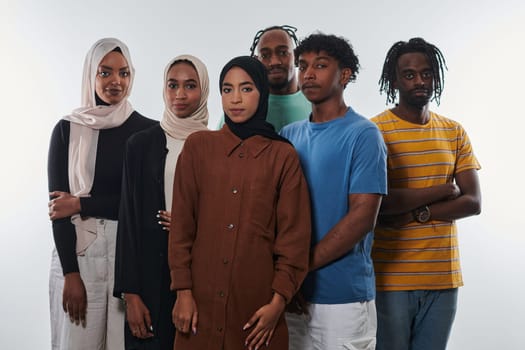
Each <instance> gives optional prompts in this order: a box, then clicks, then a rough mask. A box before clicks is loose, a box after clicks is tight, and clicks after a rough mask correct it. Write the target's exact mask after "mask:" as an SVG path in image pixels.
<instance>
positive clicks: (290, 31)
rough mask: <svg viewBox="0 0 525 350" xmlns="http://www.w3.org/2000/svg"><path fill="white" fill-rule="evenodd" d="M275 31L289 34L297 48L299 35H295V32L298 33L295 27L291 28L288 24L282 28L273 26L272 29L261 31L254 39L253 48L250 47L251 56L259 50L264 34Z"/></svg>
mask: <svg viewBox="0 0 525 350" xmlns="http://www.w3.org/2000/svg"><path fill="white" fill-rule="evenodd" d="M275 29H277V30H282V31H283V32H285V33H286V34H288V36H289V37H290V38H291V39H292V41H293V43H294V44H295V46H297V43H298V40H297V35H295V32H297V28H295V27H293V26H289V25H287V24H284V25H282V26H271V27H267V28H264V29H261V30H259V31H258V32H257V33H256V34H255V37H254V38H253V41H252V46H250V56H252V57H253V55H254V53H255V49H256V48H257V45H258V44H259V41H260V40H261V37H262V36H263V35H264V33H266V32H268V31H270V30H275Z"/></svg>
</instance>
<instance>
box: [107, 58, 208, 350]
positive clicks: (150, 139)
mask: <svg viewBox="0 0 525 350" xmlns="http://www.w3.org/2000/svg"><path fill="white" fill-rule="evenodd" d="M208 91H209V81H208V72H207V70H206V67H205V65H204V64H203V63H202V62H201V61H200V60H199V59H198V58H196V57H194V56H190V55H181V56H178V57H175V58H174V59H173V60H172V61H170V62H169V63H168V65H167V67H166V69H165V71H164V87H163V93H164V103H165V111H164V116H163V118H162V121H161V122H160V125H156V126H154V127H152V128H149V129H148V130H144V131H142V132H140V133H137V134H136V135H134V136H133V137H131V138H130V140H129V141H128V143H127V146H126V154H125V160H124V177H123V192H122V200H121V208H120V216H119V227H118V235H117V253H116V255H117V256H116V269H115V289H114V295H115V296H122V297H123V298H124V299H125V301H126V304H127V306H126V320H127V323H126V349H142V350H145V349H163V350H164V349H165V350H168V349H169V350H172V349H173V341H174V336H175V328H174V326H173V323H172V318H171V310H172V308H173V305H174V302H175V294H174V293H172V292H171V291H170V283H171V280H170V273H169V269H168V261H167V251H168V232H169V226H170V212H169V211H167V209H166V208H171V201H172V187H173V176H174V172H175V165H176V161H177V157H178V155H179V153H180V151H181V149H182V146H183V144H184V141H185V140H186V137H188V135H190V134H192V133H193V132H196V131H199V130H207V124H208V108H207V99H208Z"/></svg>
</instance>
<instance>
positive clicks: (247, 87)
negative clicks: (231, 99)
mask: <svg viewBox="0 0 525 350" xmlns="http://www.w3.org/2000/svg"><path fill="white" fill-rule="evenodd" d="M241 91H242V92H252V91H253V88H252V87H251V86H245V87H243V88H242V90H241Z"/></svg>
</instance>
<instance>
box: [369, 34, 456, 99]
mask: <svg viewBox="0 0 525 350" xmlns="http://www.w3.org/2000/svg"><path fill="white" fill-rule="evenodd" d="M411 52H420V53H422V54H424V55H425V56H426V57H427V59H428V61H429V63H430V66H431V68H432V79H433V82H434V91H433V97H432V101H434V100H435V101H436V103H437V104H438V105H439V100H440V98H441V93H442V92H443V87H444V85H445V76H444V71H445V70H446V69H447V64H446V63H445V57H443V54H442V53H441V51H440V50H439V49H438V48H437V47H436V46H434V45H432V44H431V43H428V42H426V41H425V40H424V39H423V38H412V39H410V40H409V41H408V42H406V41H398V42H397V43H395V44H394V45H393V46H392V47H391V48H390V50H388V52H387V54H386V59H385V63H384V65H383V72H382V73H381V78H380V79H379V92H380V93H383V92H384V93H386V95H387V97H386V103H387V104H388V103H389V102H391V103H394V102H395V101H396V89H395V88H394V82H395V80H396V69H397V61H398V60H399V57H401V55H403V54H405V53H411Z"/></svg>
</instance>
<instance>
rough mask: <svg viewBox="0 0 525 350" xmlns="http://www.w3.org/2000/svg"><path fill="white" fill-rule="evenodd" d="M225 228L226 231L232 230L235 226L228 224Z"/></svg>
mask: <svg viewBox="0 0 525 350" xmlns="http://www.w3.org/2000/svg"><path fill="white" fill-rule="evenodd" d="M227 227H228V230H233V228H234V227H235V225H234V224H229V225H228V226H227Z"/></svg>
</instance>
